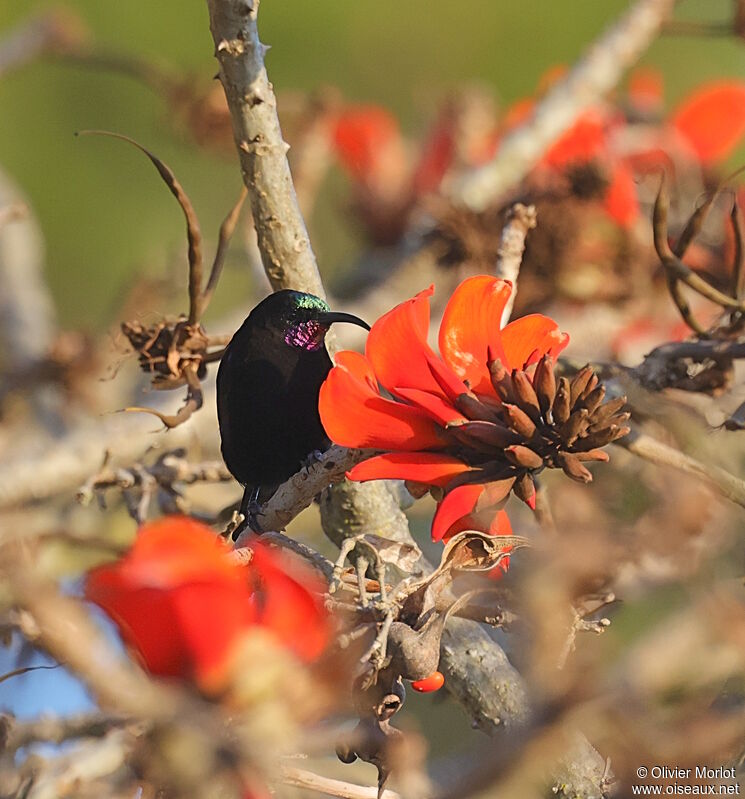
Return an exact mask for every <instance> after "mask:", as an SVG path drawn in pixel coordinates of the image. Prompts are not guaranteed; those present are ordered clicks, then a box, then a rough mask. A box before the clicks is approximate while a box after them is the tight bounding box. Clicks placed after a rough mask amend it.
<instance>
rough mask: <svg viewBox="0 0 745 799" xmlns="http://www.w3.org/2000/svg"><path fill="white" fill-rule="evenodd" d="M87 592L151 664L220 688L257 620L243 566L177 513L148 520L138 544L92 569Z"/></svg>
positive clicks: (150, 668)
mask: <svg viewBox="0 0 745 799" xmlns="http://www.w3.org/2000/svg"><path fill="white" fill-rule="evenodd" d="M85 594H86V597H87V598H88V599H90V600H91V601H92V602H95V603H96V604H97V605H99V606H100V607H101V608H102V609H103V610H105V611H106V612H107V613H108V614H109V616H110V617H111V618H112V619H113V620H114V621H115V622H116V624H117V625H118V627H119V629H120V632H121V634H122V637H123V639H124V640H125V642H126V643H127V644H129V645H130V646H131V647H132V648H133V649H134V650H135V651H136V652H137V653H138V655H139V657H140V658H141V660H142V662H143V664H144V666H145V668H147V669H148V671H150V672H151V673H152V674H156V675H159V676H163V677H180V678H182V679H188V680H192V679H193V680H195V681H196V682H197V683H198V684H199V685H200V687H201V688H202V689H204V690H205V691H213V690H219V689H220V688H221V687H222V686H223V685H224V681H225V679H226V678H227V677H228V675H229V668H230V666H231V654H232V652H233V650H234V647H235V646H236V644H237V642H238V640H239V638H240V636H241V634H242V632H243V631H244V630H245V629H246V628H247V627H249V626H250V625H251V624H252V623H254V620H255V619H254V614H253V609H252V606H251V602H250V600H251V590H250V586H249V584H248V579H247V570H246V568H245V567H243V566H240V565H238V564H236V563H235V562H234V561H233V560H231V558H230V557H229V554H228V550H227V547H226V546H225V545H224V544H222V542H220V541H219V540H218V539H217V538H216V536H215V534H214V533H213V532H212V531H211V530H210V529H209V528H208V527H206V526H205V525H203V524H201V523H199V522H196V521H194V520H192V519H188V518H186V517H183V516H172V517H167V518H165V519H162V520H160V521H158V522H153V523H150V524H146V525H143V527H142V528H141V529H140V532H139V534H138V537H137V539H136V541H135V544H134V546H133V547H132V549H131V550H130V551H129V552H128V553H127V555H125V557H124V558H122V559H121V560H119V561H117V562H116V563H111V564H106V565H104V566H100V567H98V568H96V569H93V570H92V571H91V572H90V573H89V574H88V576H87V578H86V584H85Z"/></svg>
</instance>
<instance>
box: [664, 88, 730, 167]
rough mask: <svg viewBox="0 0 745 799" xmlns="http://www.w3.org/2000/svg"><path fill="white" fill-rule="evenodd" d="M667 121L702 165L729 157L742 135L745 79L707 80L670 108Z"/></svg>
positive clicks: (708, 164)
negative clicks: (669, 115)
mask: <svg viewBox="0 0 745 799" xmlns="http://www.w3.org/2000/svg"><path fill="white" fill-rule="evenodd" d="M670 124H671V125H672V127H673V128H674V129H675V130H676V131H677V132H678V133H680V134H681V135H682V136H683V137H684V138H685V140H686V141H687V142H688V143H689V144H690V145H691V147H692V148H693V151H694V153H695V154H696V156H697V158H698V159H699V160H700V161H701V163H702V164H703V165H705V166H710V165H712V164H715V163H718V162H719V161H723V160H724V159H726V158H728V157H729V156H730V155H731V154H732V152H733V151H734V149H735V147H737V145H738V144H739V143H740V141H742V138H743V136H745V83H743V82H742V81H736V80H721V81H713V82H711V83H706V84H704V85H702V86H700V87H699V88H698V89H697V90H696V91H695V92H694V93H693V94H691V95H689V96H688V97H687V98H686V99H685V100H684V101H683V102H682V103H681V104H680V105H679V106H678V107H677V109H676V110H675V111H674V112H673V114H672V116H671V119H670Z"/></svg>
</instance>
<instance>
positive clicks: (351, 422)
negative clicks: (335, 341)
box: [318, 352, 442, 450]
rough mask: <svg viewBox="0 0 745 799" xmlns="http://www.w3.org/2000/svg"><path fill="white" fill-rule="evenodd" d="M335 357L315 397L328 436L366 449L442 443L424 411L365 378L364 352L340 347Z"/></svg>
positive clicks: (367, 372) (432, 447)
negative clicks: (391, 396)
mask: <svg viewBox="0 0 745 799" xmlns="http://www.w3.org/2000/svg"><path fill="white" fill-rule="evenodd" d="M336 360H337V366H335V367H334V368H333V369H331V371H330V372H329V374H328V377H327V378H326V380H325V381H324V383H323V385H322V386H321V391H320V394H319V398H318V410H319V413H320V416H321V422H322V424H323V427H324V429H325V430H326V434H327V435H328V436H329V438H330V439H331V440H332V441H335V442H336V443H337V444H341V445H342V446H345V447H364V448H368V447H369V448H371V449H393V450H417V449H437V448H438V447H440V446H442V441H441V439H440V437H439V435H438V432H437V429H438V428H437V425H436V424H435V422H433V421H432V419H431V418H430V417H429V416H428V415H427V414H425V413H424V411H421V410H419V409H418V408H414V407H411V406H409V405H404V404H403V403H401V402H396V401H394V400H389V399H385V398H384V397H381V396H380V394H378V393H377V390H376V389H375V388H373V387H372V386H371V384H370V382H369V380H368V379H367V376H368V375H369V365H368V364H367V363H366V360H365V357H364V356H363V355H360V354H359V353H355V352H345V353H339V354H338V355H337V356H336ZM425 368H426V367H425Z"/></svg>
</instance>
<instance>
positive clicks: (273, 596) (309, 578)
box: [251, 544, 330, 662]
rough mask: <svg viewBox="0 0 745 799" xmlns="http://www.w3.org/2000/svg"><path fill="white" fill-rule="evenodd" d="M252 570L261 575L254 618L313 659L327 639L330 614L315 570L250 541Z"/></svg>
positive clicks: (302, 656) (305, 658)
mask: <svg viewBox="0 0 745 799" xmlns="http://www.w3.org/2000/svg"><path fill="white" fill-rule="evenodd" d="M251 548H252V549H253V558H252V560H251V570H252V573H254V574H255V575H256V576H258V577H259V578H260V581H261V583H260V587H259V589H258V590H257V592H256V601H255V605H256V622H257V624H260V625H262V626H263V627H265V628H266V629H268V630H270V631H271V632H272V633H273V634H274V635H275V636H276V637H277V639H278V640H279V641H280V643H281V644H283V645H284V646H285V647H287V649H289V650H290V651H292V652H294V653H295V654H296V655H297V656H298V657H299V658H300V659H301V660H305V661H307V662H309V661H313V660H315V659H316V658H317V657H318V656H319V655H321V653H322V652H323V650H324V649H325V647H326V644H327V643H328V640H329V634H330V627H329V618H328V614H327V613H326V611H325V609H324V607H323V604H322V603H321V601H320V597H321V596H322V595H323V590H324V589H323V586H322V585H321V583H320V581H319V580H318V579H317V578H316V577H315V575H314V574H312V573H310V572H308V571H307V570H305V569H301V567H300V566H299V565H298V564H290V563H289V562H288V561H286V560H285V559H280V557H279V556H278V555H275V554H274V553H273V552H271V551H269V550H268V549H266V548H265V547H263V546H262V545H261V544H252V546H251Z"/></svg>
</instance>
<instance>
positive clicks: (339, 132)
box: [333, 105, 404, 182]
mask: <svg viewBox="0 0 745 799" xmlns="http://www.w3.org/2000/svg"><path fill="white" fill-rule="evenodd" d="M333 137H334V145H335V148H336V152H337V154H338V156H339V159H340V160H341V162H342V164H343V165H344V167H345V168H346V169H347V170H348V171H349V172H350V173H351V174H352V175H353V176H354V177H355V178H356V179H357V180H360V181H363V182H368V181H370V180H373V179H374V178H375V177H376V176H377V174H378V173H379V172H380V171H381V170H385V169H386V168H387V160H389V155H390V153H391V152H393V153H395V156H396V158H397V159H398V157H399V151H402V147H403V144H402V140H401V132H400V130H399V127H398V121H397V120H396V118H395V117H394V116H393V114H391V113H390V111H387V110H386V109H385V108H382V107H381V106H377V105H358V106H349V107H348V108H346V109H345V110H344V111H343V112H342V113H341V114H340V115H339V117H338V119H337V120H336V125H335V128H334V131H333ZM400 166H401V167H402V168H403V167H404V165H403V164H401V165H400Z"/></svg>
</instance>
